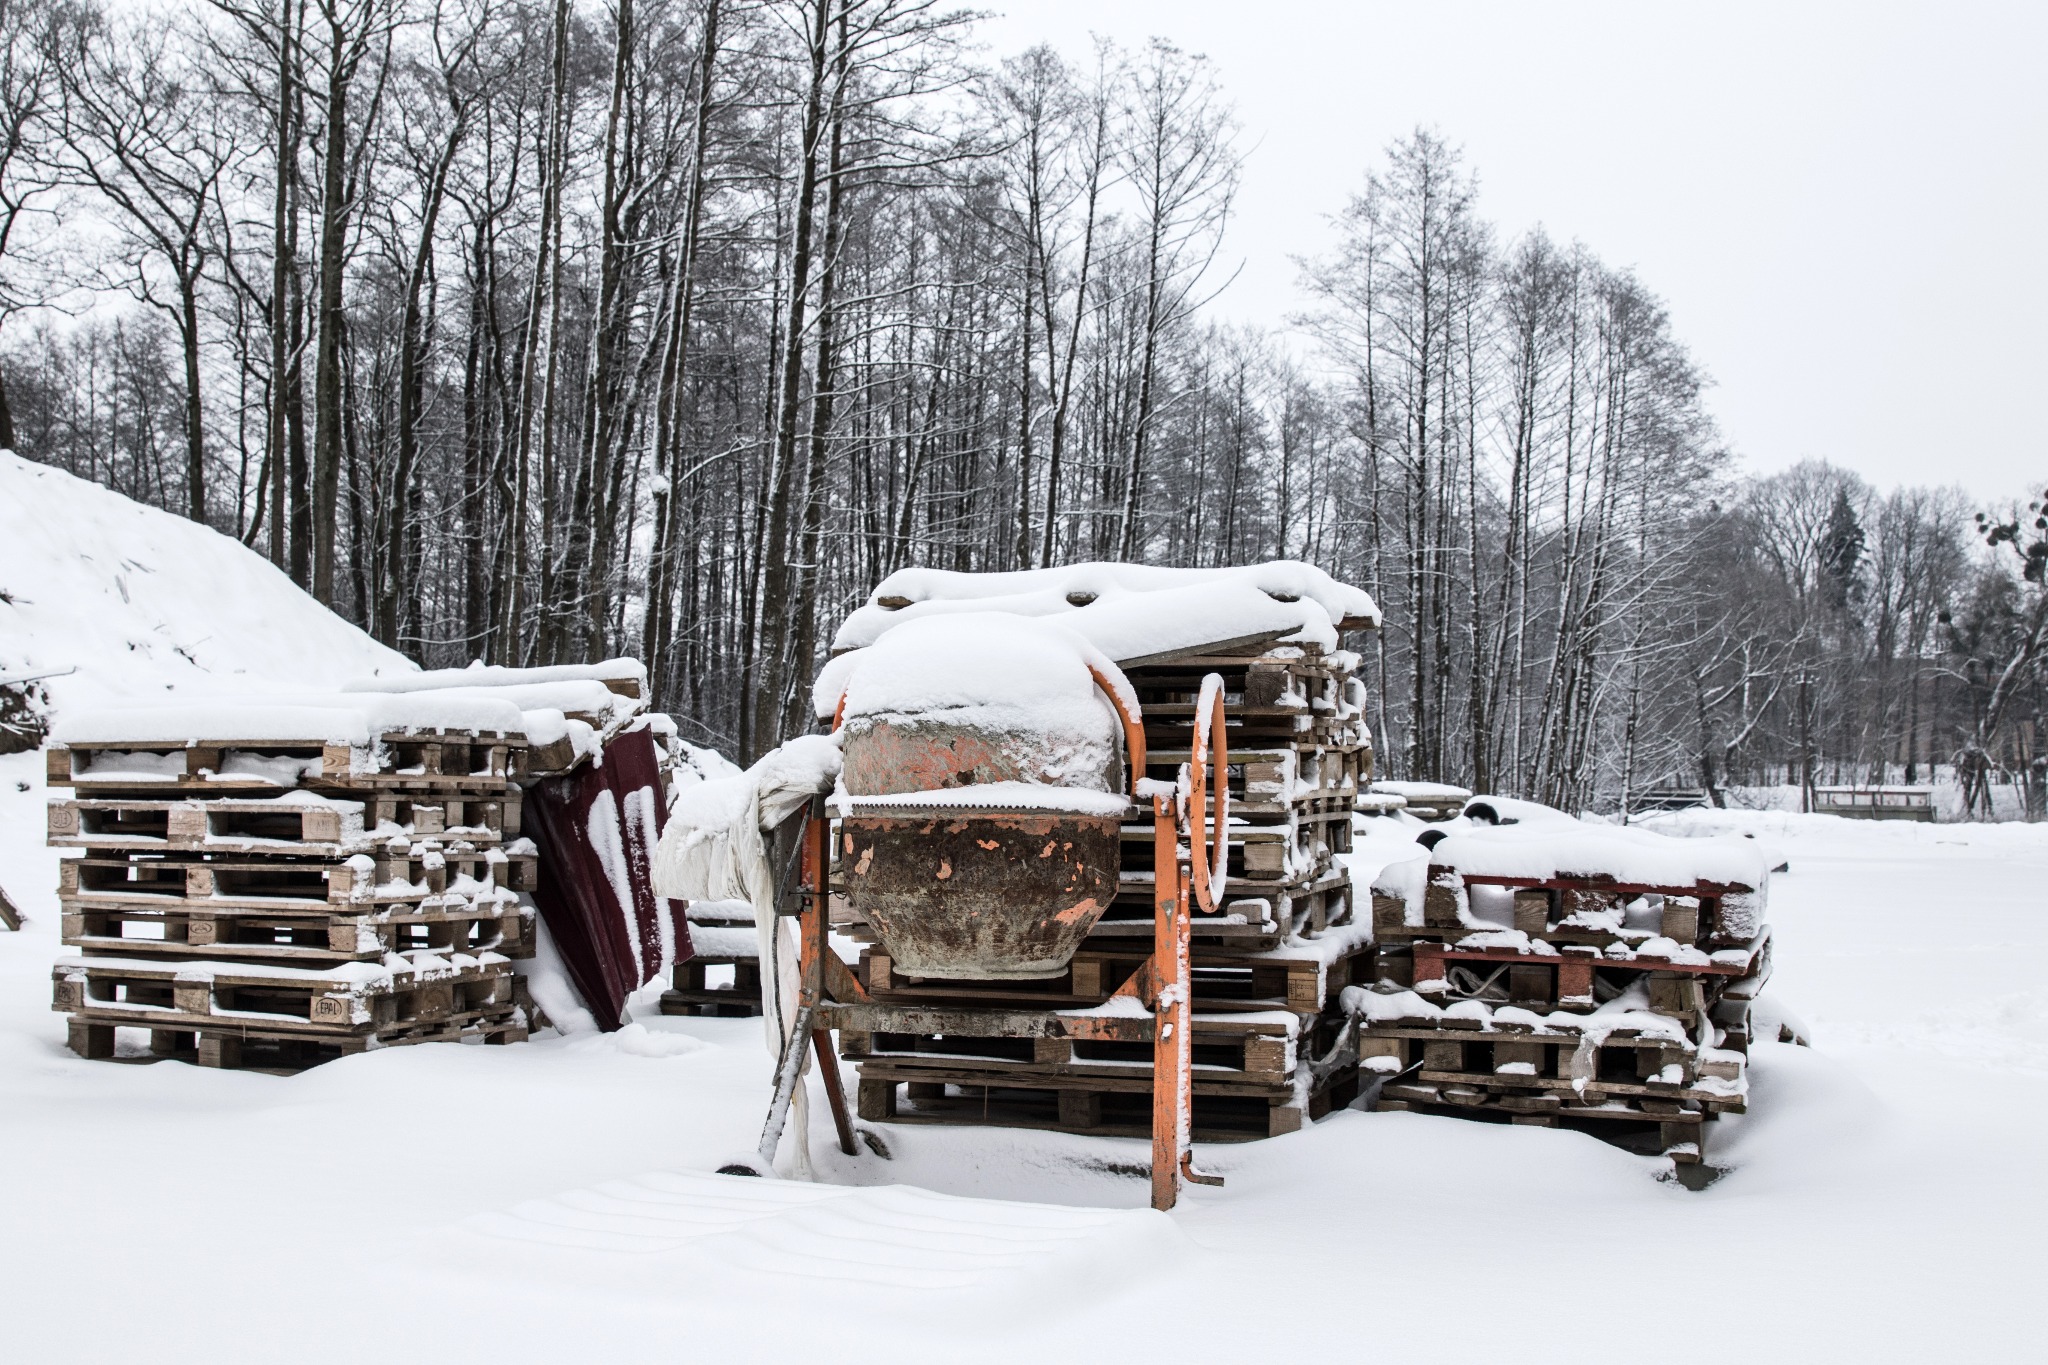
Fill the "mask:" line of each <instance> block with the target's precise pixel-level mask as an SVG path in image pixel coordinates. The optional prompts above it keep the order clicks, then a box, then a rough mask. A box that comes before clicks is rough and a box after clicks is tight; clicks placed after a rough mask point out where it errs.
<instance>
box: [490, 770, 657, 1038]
mask: <svg viewBox="0 0 2048 1365" xmlns="http://www.w3.org/2000/svg"><path fill="white" fill-rule="evenodd" d="M667 819H668V811H667V808H666V806H665V804H664V803H663V801H662V796H661V759H660V756H659V754H658V753H657V751H656V750H655V747H654V737H653V735H652V734H651V733H650V732H649V731H646V730H633V731H629V732H627V733H626V734H623V735H620V736H619V737H618V738H617V739H614V740H613V741H612V742H611V743H610V744H609V745H607V746H606V747H605V751H604V759H603V762H601V763H595V764H588V763H587V764H585V765H583V766H582V767H580V768H578V769H577V770H576V771H574V772H572V773H568V774H566V775H564V776H562V777H551V778H547V779H545V780H544V781H542V782H540V783H539V784H538V785H537V786H535V787H534V788H533V789H532V791H530V792H529V793H528V794H527V798H526V810H525V814H524V824H525V829H526V832H527V834H529V835H530V836H531V837H532V839H533V841H534V843H535V844H536V845H537V846H538V847H539V849H540V880H539V884H538V885H537V886H536V888H535V890H534V893H533V903H534V905H535V907H536V908H537V909H538V910H539V911H540V915H541V918H542V920H544V921H545V922H546V923H547V926H548V933H549V935H550V936H551V937H552V938H553V939H554V941H555V947H556V949H557V950H558V951H559V952H560V953H561V955H562V964H563V966H564V967H565V968H566V969H567V970H568V973H569V980H570V983H571V984H572V985H574V986H575V987H576V990H577V992H578V993H579V994H580V995H581V996H582V997H583V1003H584V1004H585V1005H586V1006H588V1007H589V1009H590V1012H591V1014H592V1015H594V1016H595V1017H596V1019H597V1024H598V1027H599V1028H601V1029H603V1030H605V1031H606V1032H607V1033H609V1032H611V1031H612V1030H613V1029H616V1028H618V1027H619V1025H620V1023H621V1022H622V1020H621V1018H620V1015H621V1013H622V1012H623V1011H624V1009H625V1005H626V997H627V996H629V995H631V994H632V993H633V992H634V991H636V990H638V989H640V987H642V986H644V985H646V984H647V983H648V982H649V981H650V980H652V979H653V978H654V977H655V976H656V975H658V974H659V973H660V972H661V971H662V970H663V968H664V966H665V965H670V964H671V963H673V962H684V961H687V960H688V959H689V958H690V956H691V949H690V930H689V925H688V924H687V922H686V921H685V920H684V917H683V908H684V904H685V903H684V902H682V901H678V900H668V899H666V898H664V897H660V896H657V895H655V894H654V884H653V881H652V879H651V877H650V875H649V872H650V868H651V866H652V862H653V858H654V846H655V844H656V842H657V841H659V839H660V837H661V827H662V825H663V824H665V823H666V822H667ZM664 930H666V931H667V933H664ZM669 934H672V935H673V938H672V939H671V938H670V937H669ZM670 942H672V943H673V945H674V949H673V957H672V958H669V956H668V954H667V952H665V949H666V948H667V946H668V944H669V943H670ZM664 959H668V960H667V961H666V962H665V960H664Z"/></svg>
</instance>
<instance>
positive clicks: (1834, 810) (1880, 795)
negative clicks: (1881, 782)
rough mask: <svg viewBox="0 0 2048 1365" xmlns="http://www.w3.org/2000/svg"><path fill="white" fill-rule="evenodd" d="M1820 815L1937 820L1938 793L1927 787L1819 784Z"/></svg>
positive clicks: (1816, 805)
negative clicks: (1936, 803) (1935, 796)
mask: <svg viewBox="0 0 2048 1365" xmlns="http://www.w3.org/2000/svg"><path fill="white" fill-rule="evenodd" d="M1813 810H1814V814H1816V815H1845V816H1848V817H1849V818H1850V819H1852V820H1921V821H1925V822H1928V823H1930V824H1931V823H1932V822H1933V820H1934V793H1933V791H1932V790H1930V789H1929V788H1926V787H1815V788H1814V789H1813Z"/></svg>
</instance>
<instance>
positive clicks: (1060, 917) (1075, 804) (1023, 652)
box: [838, 616, 1132, 981]
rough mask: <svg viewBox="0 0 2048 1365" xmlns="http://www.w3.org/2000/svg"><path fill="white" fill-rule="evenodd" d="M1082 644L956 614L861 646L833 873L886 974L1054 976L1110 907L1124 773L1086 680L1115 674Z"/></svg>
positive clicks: (1111, 714)
mask: <svg viewBox="0 0 2048 1365" xmlns="http://www.w3.org/2000/svg"><path fill="white" fill-rule="evenodd" d="M1085 649H1086V646H1085V645H1084V644H1083V643H1082V642H1080V641H1078V640H1077V639H1076V638H1075V637H1074V636H1072V635H1071V634H1069V633H1067V632H1064V631H1062V630H1059V629H1058V628H1056V627H1050V626H1045V625H1041V624H1039V623H1036V622H1032V621H1025V620H1019V619H1017V618H1015V617H1007V618H995V619H978V618H975V617H957V616H956V617H951V618H948V619H945V620H934V621H916V622H907V623H905V624H904V625H903V626H900V627H898V628H897V629H895V630H892V631H890V632H889V633H887V634H885V635H884V636H883V637H882V639H881V640H880V641H879V642H877V643H876V644H875V645H874V646H873V647H872V648H871V649H869V650H864V651H861V653H862V654H863V655H866V656H869V657H867V658H865V659H863V660H861V661H860V662H859V667H858V668H857V669H856V670H855V671H853V673H852V677H851V680H850V682H849V683H848V685H847V687H846V690H845V692H844V694H843V695H844V697H845V702H844V704H843V712H844V714H843V717H842V719H843V727H842V731H841V733H842V735H843V739H844V744H843V748H844V753H845V764H844V768H843V770H842V772H841V781H842V783H843V784H844V793H845V799H846V801H847V803H848V804H847V805H846V806H845V807H844V808H843V809H842V812H841V820H840V835H839V839H840V845H839V850H838V851H839V871H840V875H841V877H842V879H843V882H844V885H845V887H846V895H847V899H848V901H849V903H850V904H851V905H852V907H853V909H854V910H855V911H856V912H857V913H858V914H860V915H861V916H862V917H863V918H865V919H866V920H867V922H868V923H869V924H870V925H871V926H872V927H873V928H874V930H875V932H876V934H877V935H879V936H880V938H881V940H882V942H883V944H884V945H885V946H886V947H887V948H888V951H889V954H890V957H891V959H892V963H893V966H894V969H895V970H896V971H899V972H902V973H903V974H905V975H907V976H912V977H937V978H941V979H949V980H983V981H986V980H1028V979H1043V978H1046V977H1054V976H1058V975H1059V974H1060V973H1062V972H1064V971H1065V970H1066V969H1067V964H1068V963H1069V962H1070V961H1072V959H1073V956H1074V951H1075V950H1076V949H1077V948H1078V947H1079V946H1080V944H1081V940H1082V939H1084V938H1086V937H1087V936H1088V933H1089V931H1090V930H1091V929H1093V928H1094V927H1095V924H1096V921H1098V920H1100V919H1101V918H1102V916H1103V913H1104V912H1105V911H1107V910H1108V909H1109V905H1110V902H1111V901H1112V900H1114V899H1115V897H1116V891H1117V873H1118V868H1119V864H1120V861H1121V837H1120V836H1121V826H1122V823H1123V821H1124V819H1125V818H1127V817H1128V816H1129V814H1130V812H1131V810H1132V806H1131V803H1130V801H1129V799H1128V798H1127V797H1126V796H1125V795H1124V794H1123V789H1124V788H1125V787H1126V784H1127V782H1128V780H1129V778H1130V776H1131V774H1130V773H1129V771H1128V768H1127V764H1126V760H1125V757H1124V754H1123V752H1122V749H1121V747H1120V746H1119V743H1118V741H1119V739H1120V738H1121V737H1123V735H1124V731H1123V730H1122V729H1121V728H1120V724H1119V712H1118V709H1117V707H1116V706H1115V705H1114V704H1113V703H1112V702H1111V701H1110V700H1109V699H1108V698H1107V697H1106V696H1105V695H1104V694H1103V693H1102V691H1101V690H1100V689H1101V687H1102V686H1107V685H1108V684H1098V682H1097V680H1096V678H1095V676H1094V674H1093V673H1091V669H1093V670H1094V671H1095V672H1105V671H1106V672H1105V676H1106V674H1107V673H1115V672H1116V665H1115V664H1113V663H1111V662H1109V661H1108V660H1107V659H1103V658H1100V657H1099V656H1097V657H1094V658H1090V657H1088V655H1087V654H1086V653H1084V652H1083V651H1084V650H1085ZM1116 681H1117V682H1118V683H1120V684H1121V682H1122V680H1121V674H1117V678H1116ZM1122 685H1123V686H1124V687H1125V688H1126V689H1127V688H1128V684H1122Z"/></svg>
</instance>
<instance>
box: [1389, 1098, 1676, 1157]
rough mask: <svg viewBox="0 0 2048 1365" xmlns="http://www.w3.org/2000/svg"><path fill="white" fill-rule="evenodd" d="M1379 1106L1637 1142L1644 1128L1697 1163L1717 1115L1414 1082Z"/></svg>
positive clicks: (1668, 1150)
mask: <svg viewBox="0 0 2048 1365" xmlns="http://www.w3.org/2000/svg"><path fill="white" fill-rule="evenodd" d="M1373 1108H1374V1110H1376V1111H1378V1112H1382V1113H1392V1112H1414V1113H1421V1114H1436V1115H1441V1116H1445V1117H1454V1118H1463V1119H1478V1120H1482V1121H1490V1122H1494V1123H1514V1124H1525V1125H1532V1126H1536V1127H1542V1128H1572V1129H1576V1130H1578V1131H1581V1132H1588V1133H1592V1134H1593V1135H1594V1136H1596V1137H1600V1138H1603V1139H1606V1140H1607V1141H1610V1142H1616V1143H1619V1144H1621V1145H1633V1144H1632V1143H1630V1138H1631V1137H1632V1136H1633V1135H1634V1134H1636V1133H1641V1134H1643V1135H1645V1136H1647V1137H1649V1138H1650V1139H1651V1145H1650V1150H1652V1151H1659V1152H1661V1153H1662V1154H1663V1155H1665V1156H1667V1157H1669V1158H1671V1160H1672V1161H1674V1162H1676V1163H1677V1164H1679V1165H1696V1164H1698V1163H1700V1162H1702V1161H1704V1160H1705V1157H1706V1151H1707V1139H1708V1135H1709V1134H1710V1133H1711V1131H1712V1129H1713V1124H1712V1119H1713V1118H1714V1115H1713V1114H1711V1113H1707V1112H1704V1111H1691V1110H1686V1109H1683V1108H1681V1109H1678V1110H1676V1111H1675V1112H1664V1111H1663V1110H1662V1106H1661V1105H1660V1106H1659V1111H1658V1112H1652V1111H1651V1110H1649V1109H1646V1108H1642V1107H1638V1106H1632V1105H1629V1104H1625V1103H1622V1102H1619V1101H1609V1102H1607V1103H1603V1104H1597V1105H1594V1104H1576V1105H1570V1104H1568V1105H1560V1106H1557V1107H1556V1108H1550V1109H1535V1110H1530V1109H1520V1108H1512V1107H1506V1106H1504V1105H1503V1104H1502V1103H1500V1102H1498V1101H1497V1100H1495V1099H1494V1098H1492V1097H1488V1096H1484V1095H1480V1094H1477V1093H1476V1092H1473V1091H1470V1090H1467V1089H1463V1088H1459V1087H1440V1086H1432V1085H1412V1084H1393V1085H1388V1086H1386V1087H1384V1088H1383V1089H1382V1090H1381V1091H1380V1094H1379V1097H1378V1098H1377V1099H1376V1100H1375V1102H1374V1104H1373Z"/></svg>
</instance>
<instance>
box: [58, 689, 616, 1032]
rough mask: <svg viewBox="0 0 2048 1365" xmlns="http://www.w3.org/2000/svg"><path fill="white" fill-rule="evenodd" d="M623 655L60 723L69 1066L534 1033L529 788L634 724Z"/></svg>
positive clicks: (62, 980) (63, 1004) (125, 711)
mask: <svg viewBox="0 0 2048 1365" xmlns="http://www.w3.org/2000/svg"><path fill="white" fill-rule="evenodd" d="M644 688H645V677H644V672H643V671H642V670H641V669H640V667H639V665H638V664H637V663H635V662H633V661H632V660H615V661H611V662H610V663H607V664H600V665H595V666H590V667H574V668H562V669H495V668H469V669H460V670H447V671H444V672H440V673H408V674H399V675H396V676H390V677H378V678H371V679H364V680H361V681H357V682H352V683H348V684H346V685H344V687H343V688H342V690H340V691H339V692H334V693H322V694H311V695H295V696H282V697H266V696H251V697H239V698H233V699H230V700H224V701H215V702H210V703H209V702H184V703H172V704H166V705H160V706H147V707H129V708H110V709H107V710H104V711H100V712H92V713H85V714H82V715H78V716H73V717H67V718H66V719H65V720H64V721H63V722H62V723H61V724H60V726H59V730H58V734H57V741H58V742H56V743H54V744H52V745H51V746H50V747H49V749H48V751H47V753H48V764H49V785H50V786H51V787H52V788H60V787H62V788H70V789H71V791H72V795H71V796H69V797H53V798H52V800H51V802H50V806H49V842H50V844H51V845H52V846H54V847H57V848H63V849H68V850H77V851H78V853H77V856H74V857H69V858H66V859H65V861H64V862H63V864H62V867H61V873H60V885H59V891H58V895H59V899H60V902H61V905H62V910H63V923H64V941H65V943H66V944H67V945H68V946H70V947H72V948H74V949H76V950H77V955H76V956H73V957H67V958H65V959H63V960H61V961H60V962H58V964H57V965H56V967H55V969H54V973H53V975H54V986H55V990H54V996H55V1001H54V1003H55V1008H56V1009H58V1010H60V1011H62V1012H64V1013H66V1014H68V1015H69V1016H70V1017H71V1023H70V1041H71V1045H72V1047H73V1048H74V1049H75V1050H77V1051H78V1052H79V1053H80V1054H81V1055H83V1056H87V1057H109V1056H112V1055H113V1053H114V1045H115V1032H114V1031H115V1029H117V1028H124V1027H126V1028H140V1029H147V1030H148V1031H149V1035H150V1048H151V1051H152V1052H154V1053H156V1054H158V1055H162V1056H186V1057H194V1058H196V1059H197V1060H198V1061H200V1062H201V1063H203V1064H206V1065H212V1066H236V1065H269V1066H287V1067H289V1066H301V1065H306V1064H310V1063H313V1062H317V1061H322V1060H326V1059H327V1058H330V1057H333V1056H337V1055H342V1054H346V1053H350V1052H360V1051H363V1050H365V1049H368V1048H372V1047H383V1046H390V1045H393V1044H399V1043H416V1042H435V1041H465V1040H477V1039H481V1040H483V1041H486V1042H493V1043H505V1042H513V1041H517V1040H519V1039H522V1038H524V1037H525V1036H526V1033H527V1028H528V1021H529V1019H530V1017H531V1006H530V1005H529V1003H528V1002H527V1001H526V999H525V992H524V982H523V980H522V979H521V978H520V977H519V976H517V975H516V973H515V972H514V970H513V968H512V965H511V962H512V960H513V959H516V958H525V957H530V956H532V954H533V952H534V941H535V921H534V911H533V908H532V905H531V903H530V902H529V901H528V900H526V899H525V893H528V892H531V891H532V890H533V889H534V888H535V886H536V885H537V884H538V872H539V869H538V865H537V854H536V850H535V846H534V843H533V841H532V840H531V839H529V838H526V837H524V836H523V835H522V833H521V828H520V826H521V815H522V810H523V806H524V795H523V790H522V786H521V784H522V783H530V782H532V781H535V780H537V779H539V778H541V777H545V776H548V775H551V774H554V773H560V772H564V771H567V770H568V769H570V768H572V767H574V766H575V765H577V764H578V763H580V762H582V761H583V760H585V759H586V758H588V757H589V756H590V755H592V754H594V753H597V752H599V751H600V750H601V749H602V746H603V744H604V743H605V741H606V740H607V739H609V738H610V737H611V736H612V735H614V734H616V733H617V732H618V731H619V730H620V729H621V728H622V727H623V726H625V725H627V724H628V723H631V722H632V721H633V719H634V718H635V717H636V716H637V715H638V714H639V713H640V712H641V711H642V710H643V709H644V707H645V704H646V703H645V699H644V696H643V693H644Z"/></svg>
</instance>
